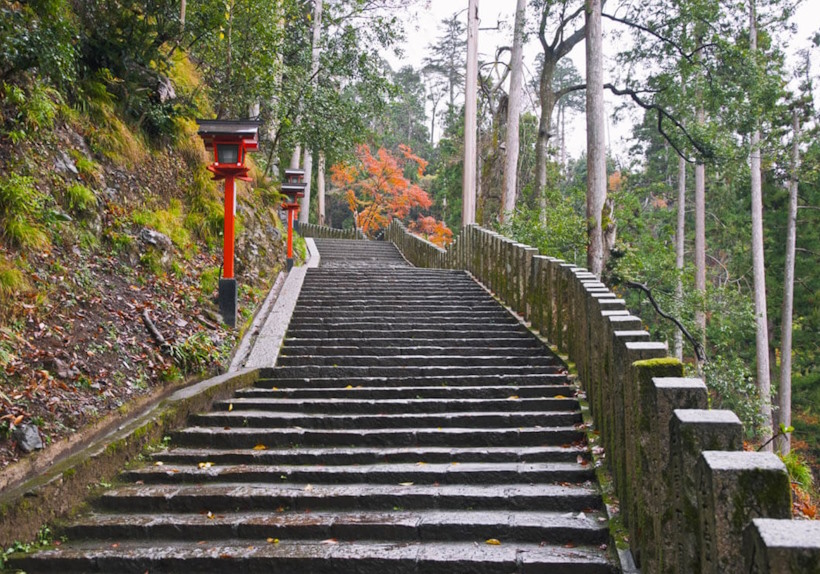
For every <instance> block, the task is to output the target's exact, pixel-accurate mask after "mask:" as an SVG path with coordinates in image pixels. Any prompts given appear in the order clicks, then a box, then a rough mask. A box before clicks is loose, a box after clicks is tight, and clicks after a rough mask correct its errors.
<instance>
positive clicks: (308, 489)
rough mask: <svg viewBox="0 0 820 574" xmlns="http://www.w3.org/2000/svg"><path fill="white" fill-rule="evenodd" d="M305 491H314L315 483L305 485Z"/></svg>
mask: <svg viewBox="0 0 820 574" xmlns="http://www.w3.org/2000/svg"><path fill="white" fill-rule="evenodd" d="M305 491H307V492H312V491H313V485H312V484H308V485H307V486H306V487H305Z"/></svg>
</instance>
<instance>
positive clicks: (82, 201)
mask: <svg viewBox="0 0 820 574" xmlns="http://www.w3.org/2000/svg"><path fill="white" fill-rule="evenodd" d="M65 199H66V203H67V204H68V205H67V206H68V208H69V209H70V210H71V211H74V212H79V213H82V212H86V211H90V210H91V208H92V207H95V206H96V205H97V196H96V195H95V193H94V191H93V190H91V189H90V188H88V187H86V186H85V185H83V184H82V183H73V184H71V185H69V186H68V189H66V191H65Z"/></svg>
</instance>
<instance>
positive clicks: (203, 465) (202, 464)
mask: <svg viewBox="0 0 820 574" xmlns="http://www.w3.org/2000/svg"><path fill="white" fill-rule="evenodd" d="M213 465H214V463H212V462H200V463H199V464H198V465H197V466H199V468H211V467H212V466H213Z"/></svg>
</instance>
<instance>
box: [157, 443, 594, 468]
mask: <svg viewBox="0 0 820 574" xmlns="http://www.w3.org/2000/svg"><path fill="white" fill-rule="evenodd" d="M579 456H582V457H586V456H587V451H586V449H585V448H584V447H582V446H572V445H564V446H532V447H515V448H512V447H481V448H451V447H410V448H288V449H266V450H254V449H225V450H219V449H208V448H200V449H196V448H173V449H171V450H166V451H161V452H155V453H152V454H151V456H150V458H151V460H153V461H160V462H163V463H164V464H166V465H167V464H192V465H199V463H200V462H213V463H214V464H324V465H333V464H337V465H338V464H348V465H350V464H380V463H413V464H415V463H418V462H421V461H424V462H426V463H428V464H432V463H446V464H451V463H453V462H458V463H467V462H483V463H511V462H528V463H533V462H577V461H578V457H579ZM584 459H586V458H584Z"/></svg>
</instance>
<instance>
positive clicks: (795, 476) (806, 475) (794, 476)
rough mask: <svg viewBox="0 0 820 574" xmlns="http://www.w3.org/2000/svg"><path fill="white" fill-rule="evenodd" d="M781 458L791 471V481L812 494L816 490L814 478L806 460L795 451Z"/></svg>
mask: <svg viewBox="0 0 820 574" xmlns="http://www.w3.org/2000/svg"><path fill="white" fill-rule="evenodd" d="M780 458H781V459H782V460H783V463H784V464H785V465H786V470H787V471H789V480H790V481H791V482H796V483H797V484H799V485H800V488H802V489H803V490H806V491H808V492H812V491H813V490H814V476H813V475H812V473H811V468H810V467H809V466H808V464H807V463H806V460H805V458H803V457H802V456H800V454H799V453H797V452H795V451H791V452H789V454H787V455H786V456H781V457H780Z"/></svg>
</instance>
